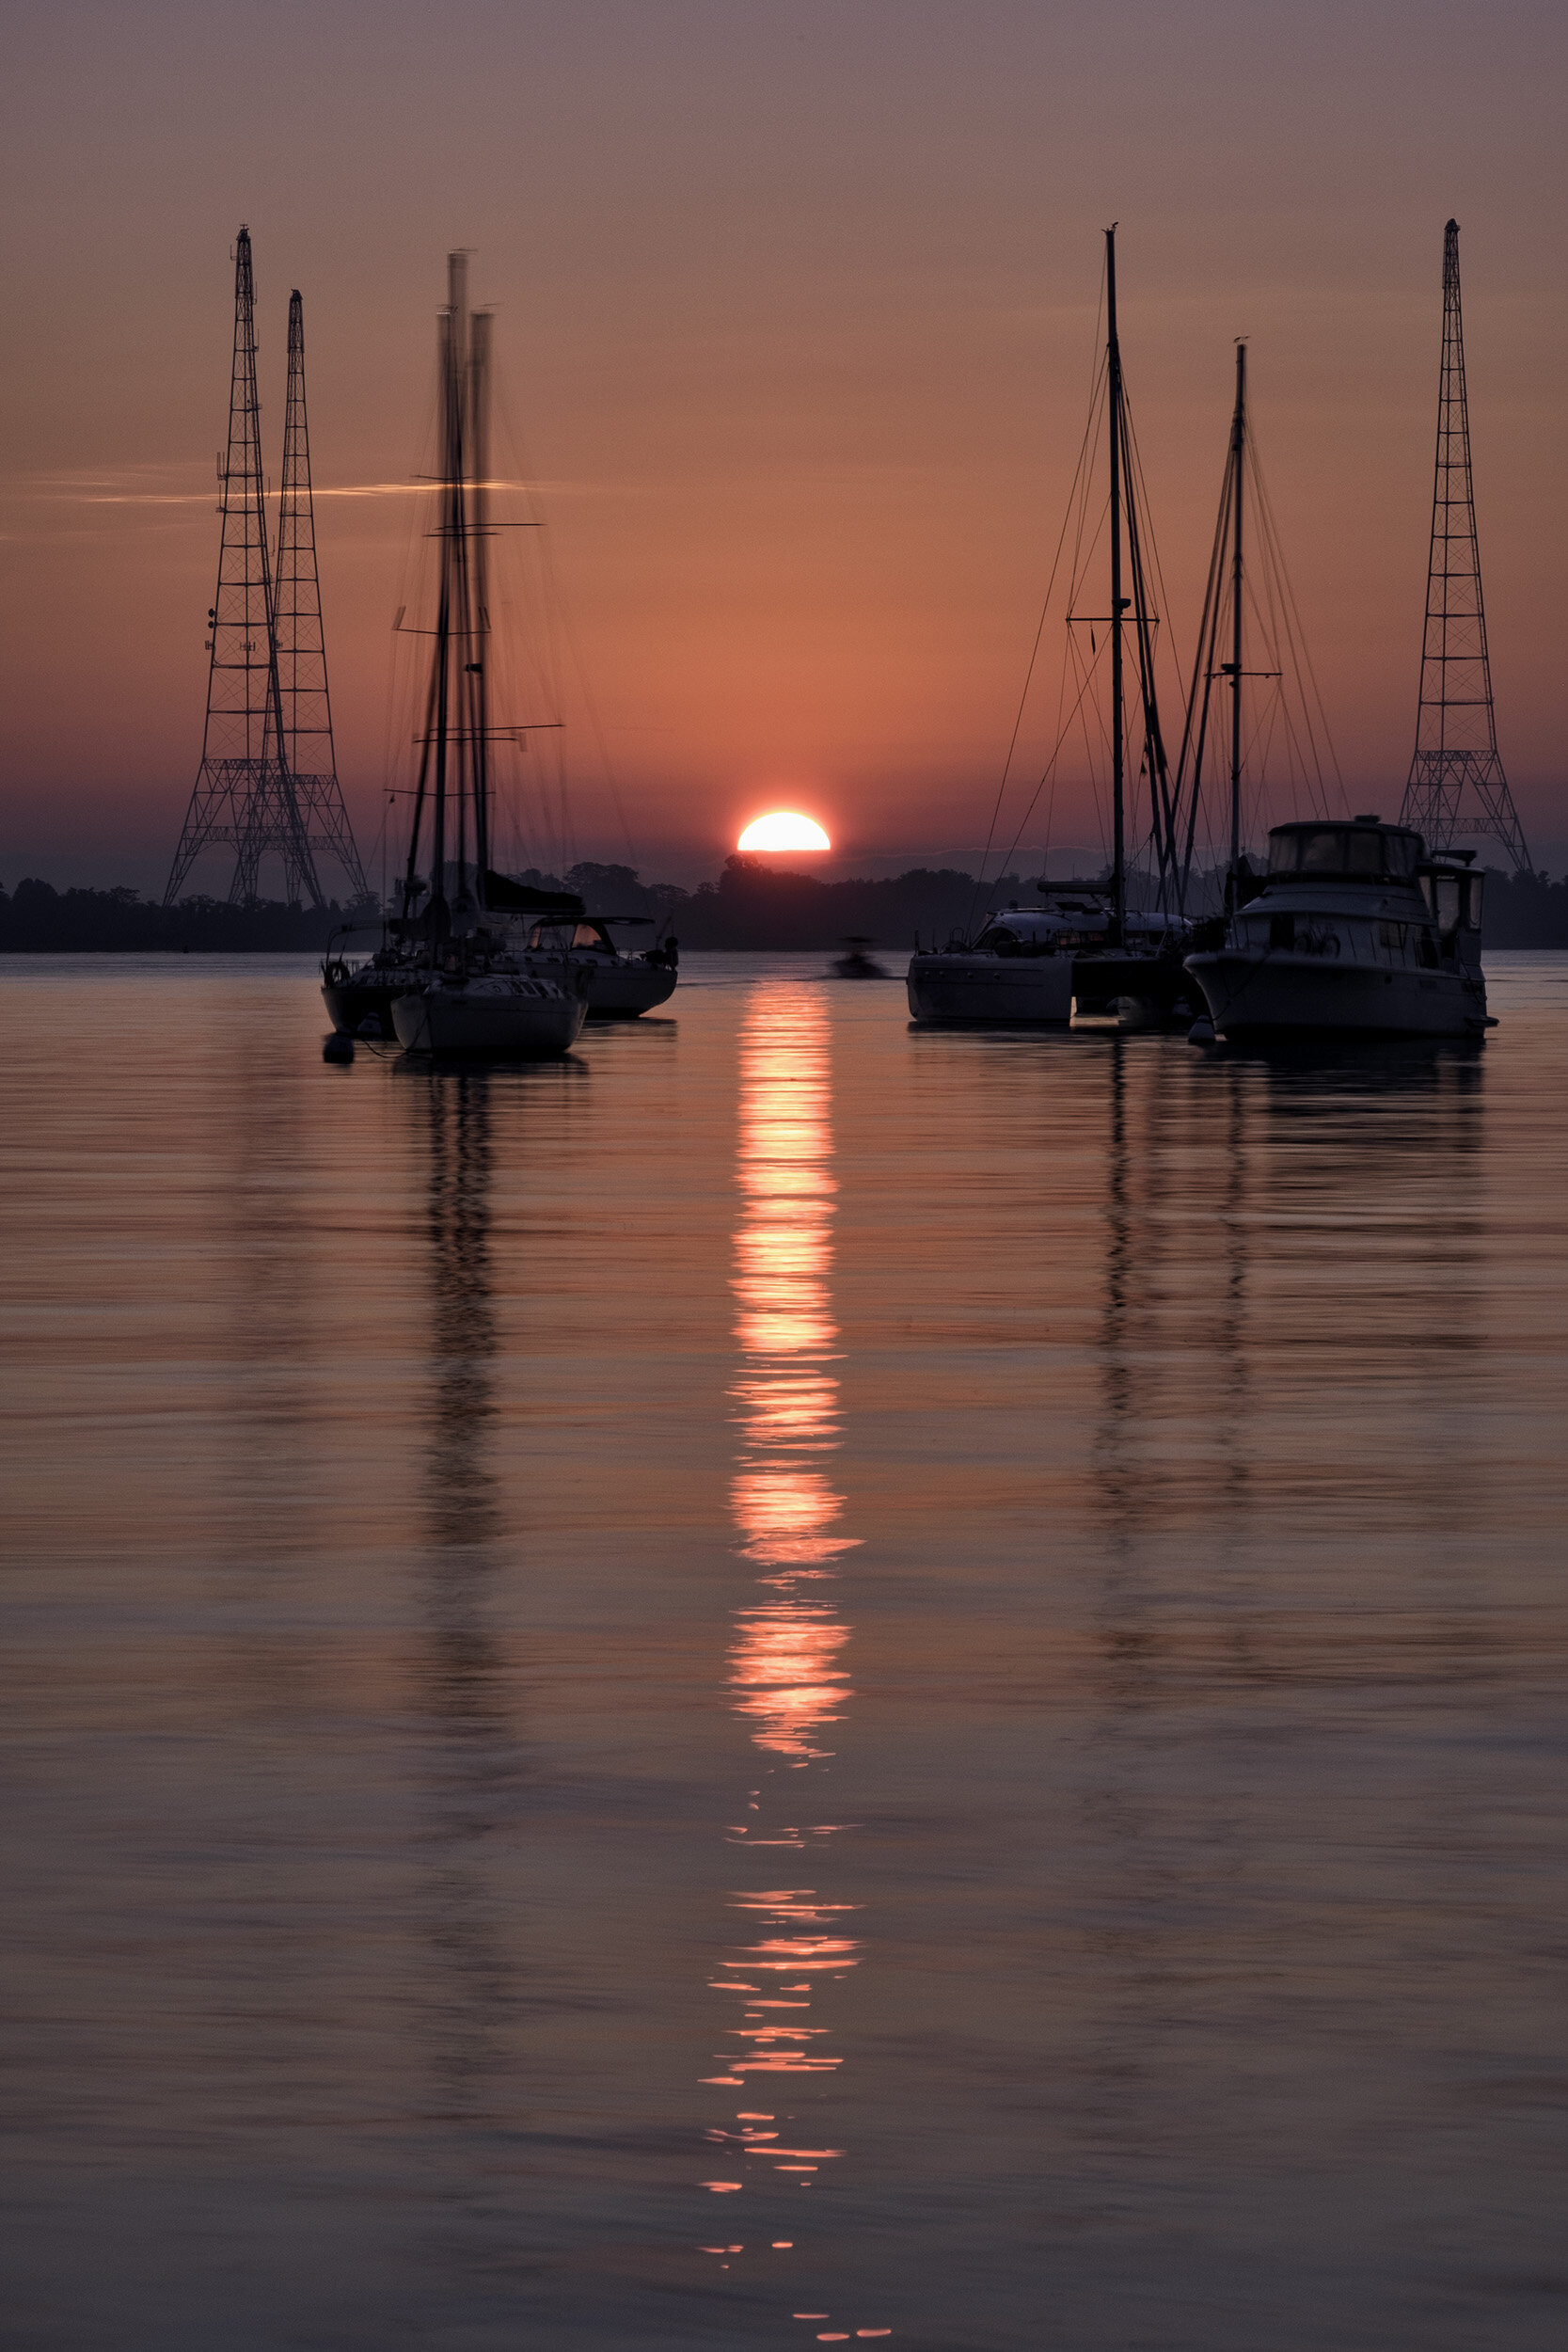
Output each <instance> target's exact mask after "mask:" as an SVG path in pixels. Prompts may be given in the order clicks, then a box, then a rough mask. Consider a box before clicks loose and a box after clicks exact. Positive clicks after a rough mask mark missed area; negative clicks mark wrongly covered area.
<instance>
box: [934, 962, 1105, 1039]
mask: <svg viewBox="0 0 1568 2352" xmlns="http://www.w3.org/2000/svg"><path fill="white" fill-rule="evenodd" d="M907 985H908V988H909V996H910V1018H911V1021H919V1022H924V1023H926V1024H927V1025H931V1026H947V1027H958V1026H961V1025H964V1024H966V1023H974V1022H979V1023H984V1024H986V1025H995V1026H1007V1027H1012V1026H1017V1025H1025V1026H1029V1027H1039V1028H1060V1029H1065V1028H1066V1027H1067V1025H1068V1023H1069V1021H1070V1020H1071V1018H1072V958H1071V957H1070V956H1066V955H1060V956H962V955H947V956H915V957H914V958H912V960H911V963H910V970H909V978H908V983H907Z"/></svg>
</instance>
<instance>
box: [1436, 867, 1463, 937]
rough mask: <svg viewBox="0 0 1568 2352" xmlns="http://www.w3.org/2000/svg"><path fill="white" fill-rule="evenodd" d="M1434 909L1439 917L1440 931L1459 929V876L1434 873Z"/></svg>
mask: <svg viewBox="0 0 1568 2352" xmlns="http://www.w3.org/2000/svg"><path fill="white" fill-rule="evenodd" d="M1432 911H1433V914H1435V915H1436V917H1437V928H1438V930H1440V931H1456V930H1458V929H1459V876H1458V875H1457V874H1433V878H1432Z"/></svg>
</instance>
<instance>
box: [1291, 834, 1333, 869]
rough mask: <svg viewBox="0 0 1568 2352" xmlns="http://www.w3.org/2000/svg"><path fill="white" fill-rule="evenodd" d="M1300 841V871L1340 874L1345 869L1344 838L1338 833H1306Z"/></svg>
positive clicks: (1300, 836)
mask: <svg viewBox="0 0 1568 2352" xmlns="http://www.w3.org/2000/svg"><path fill="white" fill-rule="evenodd" d="M1298 838H1299V839H1300V842H1301V871H1302V872H1303V873H1304V874H1342V873H1343V872H1344V870H1345V858H1344V851H1343V850H1342V849H1341V847H1340V844H1341V842H1342V841H1343V839H1344V835H1343V834H1338V833H1306V834H1300V835H1299V836H1298Z"/></svg>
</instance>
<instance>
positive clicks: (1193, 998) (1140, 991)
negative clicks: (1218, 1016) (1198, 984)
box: [1072, 948, 1197, 1029]
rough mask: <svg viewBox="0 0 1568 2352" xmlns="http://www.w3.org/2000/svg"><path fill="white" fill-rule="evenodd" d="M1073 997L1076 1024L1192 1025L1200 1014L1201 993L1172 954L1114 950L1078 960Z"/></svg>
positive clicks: (1074, 970) (1074, 968) (1109, 949)
mask: <svg viewBox="0 0 1568 2352" xmlns="http://www.w3.org/2000/svg"><path fill="white" fill-rule="evenodd" d="M1072 998H1073V1003H1072V1016H1073V1019H1074V1021H1075V1022H1083V1023H1093V1022H1101V1021H1115V1022H1116V1024H1117V1026H1118V1027H1119V1028H1124V1029H1126V1028H1134V1029H1147V1028H1162V1027H1164V1025H1166V1024H1167V1023H1169V1022H1173V1021H1180V1022H1189V1023H1190V1022H1191V1020H1192V1018H1193V1015H1194V1014H1195V1012H1196V1010H1197V993H1196V990H1195V989H1194V987H1193V983H1192V981H1191V979H1190V978H1189V977H1188V976H1187V971H1186V968H1185V966H1184V965H1182V964H1180V963H1179V962H1178V961H1176V959H1175V957H1174V956H1168V955H1164V956H1140V955H1127V954H1118V953H1117V950H1116V949H1115V948H1107V949H1105V950H1103V951H1101V952H1100V953H1097V954H1095V955H1089V956H1078V957H1075V958H1074V960H1073V966H1072Z"/></svg>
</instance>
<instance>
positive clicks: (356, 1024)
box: [322, 980, 411, 1039]
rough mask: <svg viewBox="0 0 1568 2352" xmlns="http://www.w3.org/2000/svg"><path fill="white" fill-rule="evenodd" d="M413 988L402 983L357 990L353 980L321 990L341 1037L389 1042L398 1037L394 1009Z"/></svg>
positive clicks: (330, 985) (328, 1015)
mask: <svg viewBox="0 0 1568 2352" xmlns="http://www.w3.org/2000/svg"><path fill="white" fill-rule="evenodd" d="M410 985H411V983H410V982H409V981H407V980H400V981H399V982H398V983H397V985H396V987H381V988H356V987H355V986H354V984H353V982H352V981H344V982H343V983H342V984H341V985H339V984H337V983H335V982H333V981H331V980H328V981H327V982H326V983H325V986H324V988H323V990H322V1002H323V1004H324V1005H325V1007H326V1017H327V1019H328V1020H329V1021H330V1022H331V1024H332V1026H333V1027H334V1028H335V1029H336V1030H337V1032H338V1034H339V1036H340V1037H368V1038H378V1037H384V1038H388V1039H390V1038H392V1037H394V1036H395V1035H396V1034H397V1032H396V1030H395V1029H394V1027H393V1025H392V1007H393V1005H394V1004H395V1003H396V1002H397V999H398V998H399V997H400V996H401V995H402V994H403V993H404V991H405V990H406V989H407V988H408V987H409V986H410Z"/></svg>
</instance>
